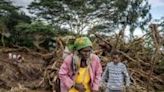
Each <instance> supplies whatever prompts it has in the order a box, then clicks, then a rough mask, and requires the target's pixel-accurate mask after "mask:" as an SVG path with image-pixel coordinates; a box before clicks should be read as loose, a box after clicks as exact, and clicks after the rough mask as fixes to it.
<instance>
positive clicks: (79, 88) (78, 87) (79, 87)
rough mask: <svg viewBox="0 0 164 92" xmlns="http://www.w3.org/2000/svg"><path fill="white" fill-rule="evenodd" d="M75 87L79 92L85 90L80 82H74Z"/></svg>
mask: <svg viewBox="0 0 164 92" xmlns="http://www.w3.org/2000/svg"><path fill="white" fill-rule="evenodd" d="M75 89H77V90H78V91H79V92H85V90H86V89H85V87H84V85H83V84H81V83H76V84H75Z"/></svg>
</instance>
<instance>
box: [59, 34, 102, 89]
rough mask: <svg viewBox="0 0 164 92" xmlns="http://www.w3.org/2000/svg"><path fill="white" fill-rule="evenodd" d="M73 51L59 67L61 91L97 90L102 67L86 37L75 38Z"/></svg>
mask: <svg viewBox="0 0 164 92" xmlns="http://www.w3.org/2000/svg"><path fill="white" fill-rule="evenodd" d="M74 46H75V52H74V55H73V54H71V55H69V56H67V57H66V58H65V60H64V62H63V64H62V66H61V67H60V70H59V78H60V81H61V92H98V90H99V83H100V78H101V74H102V67H101V64H100V59H99V58H98V56H96V55H95V54H93V53H92V42H91V41H90V40H89V38H88V37H80V38H77V39H76V40H75V42H74Z"/></svg>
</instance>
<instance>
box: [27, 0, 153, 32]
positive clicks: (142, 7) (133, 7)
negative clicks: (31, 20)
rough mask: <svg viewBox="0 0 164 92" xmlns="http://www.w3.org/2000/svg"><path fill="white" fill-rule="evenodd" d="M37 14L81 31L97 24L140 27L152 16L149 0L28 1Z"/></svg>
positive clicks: (54, 22) (105, 26) (110, 27)
mask: <svg viewBox="0 0 164 92" xmlns="http://www.w3.org/2000/svg"><path fill="white" fill-rule="evenodd" d="M29 9H30V11H31V13H34V14H36V15H37V18H41V19H46V20H47V21H48V22H50V23H51V24H53V25H58V26H64V25H65V26H66V28H68V29H69V30H71V31H75V32H77V33H80V32H82V31H84V30H87V29H92V28H94V27H96V26H101V27H102V30H101V31H103V30H107V31H108V32H109V31H111V29H112V30H113V29H115V28H118V27H119V26H120V25H122V26H127V25H130V27H131V30H132V32H133V30H134V29H135V28H136V27H142V28H143V26H144V25H145V24H146V23H147V22H148V21H150V19H151V15H150V14H149V9H150V5H149V4H148V0H35V1H34V2H32V3H31V5H29Z"/></svg>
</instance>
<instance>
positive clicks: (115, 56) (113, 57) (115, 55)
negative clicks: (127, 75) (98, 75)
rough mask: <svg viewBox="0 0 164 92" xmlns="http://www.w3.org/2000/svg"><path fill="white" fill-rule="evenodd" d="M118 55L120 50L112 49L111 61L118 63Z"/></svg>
mask: <svg viewBox="0 0 164 92" xmlns="http://www.w3.org/2000/svg"><path fill="white" fill-rule="evenodd" d="M120 55H121V53H120V52H118V51H113V52H112V61H113V62H114V63H116V64H117V63H119V62H120V61H121V57H120Z"/></svg>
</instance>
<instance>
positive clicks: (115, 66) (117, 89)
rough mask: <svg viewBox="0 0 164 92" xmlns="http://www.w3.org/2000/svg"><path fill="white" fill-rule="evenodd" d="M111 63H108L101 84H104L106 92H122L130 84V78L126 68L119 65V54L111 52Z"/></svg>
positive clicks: (121, 64)
mask: <svg viewBox="0 0 164 92" xmlns="http://www.w3.org/2000/svg"><path fill="white" fill-rule="evenodd" d="M112 59H113V60H112V62H109V63H108V64H107V66H106V69H105V71H104V73H103V75H102V82H103V83H106V84H107V85H105V86H107V89H106V92H123V89H124V87H128V86H129V84H130V78H129V74H128V71H127V69H126V66H125V65H124V64H123V63H121V58H120V53H119V52H118V51H113V52H112Z"/></svg>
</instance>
